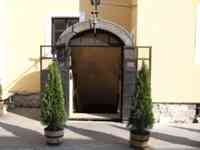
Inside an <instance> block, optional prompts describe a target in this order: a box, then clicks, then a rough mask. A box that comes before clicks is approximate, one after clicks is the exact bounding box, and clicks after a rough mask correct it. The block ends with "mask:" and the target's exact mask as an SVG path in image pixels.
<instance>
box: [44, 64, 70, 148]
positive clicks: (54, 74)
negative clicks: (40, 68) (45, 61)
mask: <svg viewBox="0 0 200 150" xmlns="http://www.w3.org/2000/svg"><path fill="white" fill-rule="evenodd" d="M48 70H49V74H48V81H47V84H46V85H45V88H44V89H43V91H42V95H41V122H42V124H44V125H46V126H47V127H46V128H45V129H44V132H45V136H46V139H47V144H50V145H58V144H61V143H62V141H63V136H64V124H65V121H66V118H67V116H66V112H65V109H64V93H63V87H62V81H61V75H60V72H59V68H58V64H57V62H53V63H52V64H51V65H50V66H49V67H48Z"/></svg>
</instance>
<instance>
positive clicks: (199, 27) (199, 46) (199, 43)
mask: <svg viewBox="0 0 200 150" xmlns="http://www.w3.org/2000/svg"><path fill="white" fill-rule="evenodd" d="M195 42H196V64H200V3H199V4H198V5H197V23H196V41H195Z"/></svg>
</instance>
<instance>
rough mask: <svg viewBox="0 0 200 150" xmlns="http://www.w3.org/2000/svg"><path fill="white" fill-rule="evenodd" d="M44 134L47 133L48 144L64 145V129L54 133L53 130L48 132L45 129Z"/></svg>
mask: <svg viewBox="0 0 200 150" xmlns="http://www.w3.org/2000/svg"><path fill="white" fill-rule="evenodd" d="M44 133H45V137H46V142H47V144H49V145H59V144H61V143H63V136H64V129H60V130H57V131H52V130H48V129H47V128H45V129H44Z"/></svg>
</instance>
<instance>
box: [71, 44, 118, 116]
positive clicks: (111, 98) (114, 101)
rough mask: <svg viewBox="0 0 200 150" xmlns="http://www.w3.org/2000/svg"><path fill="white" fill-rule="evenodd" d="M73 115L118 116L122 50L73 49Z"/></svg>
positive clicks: (112, 48) (114, 48)
mask: <svg viewBox="0 0 200 150" xmlns="http://www.w3.org/2000/svg"><path fill="white" fill-rule="evenodd" d="M71 56H72V57H71V58H72V72H73V82H74V83H73V84H74V97H73V104H74V111H75V112H77V113H117V112H118V110H119V109H118V108H119V107H118V106H119V104H120V100H121V47H74V48H73V50H72V55H71Z"/></svg>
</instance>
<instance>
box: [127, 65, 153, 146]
mask: <svg viewBox="0 0 200 150" xmlns="http://www.w3.org/2000/svg"><path fill="white" fill-rule="evenodd" d="M153 122H154V117H153V112H152V99H151V88H150V78H149V72H148V69H147V67H146V65H145V63H144V62H143V63H142V67H141V69H140V70H139V71H138V73H137V79H136V91H135V96H134V98H133V101H132V105H131V110H130V116H129V122H128V125H129V129H130V146H131V147H139V148H144V147H147V142H148V140H149V137H150V131H149V130H148V129H150V128H152V126H153Z"/></svg>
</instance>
